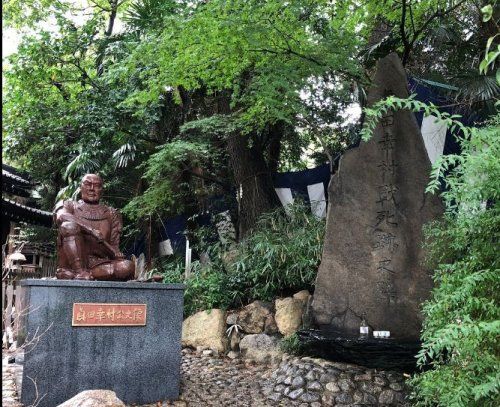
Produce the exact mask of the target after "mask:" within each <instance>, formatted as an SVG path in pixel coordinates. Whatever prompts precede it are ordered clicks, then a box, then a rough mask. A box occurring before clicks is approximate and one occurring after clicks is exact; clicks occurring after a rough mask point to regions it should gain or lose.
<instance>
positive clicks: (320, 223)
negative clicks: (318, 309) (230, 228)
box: [230, 202, 325, 303]
mask: <svg viewBox="0 0 500 407" xmlns="http://www.w3.org/2000/svg"><path fill="white" fill-rule="evenodd" d="M324 231H325V220H324V219H318V218H317V217H316V216H315V215H313V214H312V213H311V210H310V208H309V207H308V206H307V205H305V204H304V203H303V202H298V203H295V204H293V205H289V206H288V207H287V209H286V211H285V210H284V209H283V208H280V209H278V210H276V211H274V212H271V213H268V214H265V215H262V216H261V218H260V220H259V222H258V223H257V226H256V228H255V229H254V230H253V231H252V233H251V234H250V235H249V236H248V237H247V238H246V239H245V240H243V241H242V242H241V243H240V245H239V247H238V250H237V252H236V254H235V258H234V260H233V262H232V264H231V268H232V272H231V273H230V283H231V286H232V287H233V290H234V291H235V295H234V297H235V299H236V300H239V301H240V302H241V303H246V302H249V301H250V300H254V299H260V300H267V301H268V300H271V299H273V298H274V297H277V296H283V295H289V294H291V293H293V292H295V291H299V290H302V289H309V290H311V289H312V287H313V285H314V279H315V278H316V272H317V269H318V265H319V262H320V260H321V252H322V246H323V237H324ZM238 287H239V288H238Z"/></svg>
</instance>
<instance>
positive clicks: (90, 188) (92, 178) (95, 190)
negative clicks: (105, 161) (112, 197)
mask: <svg viewBox="0 0 500 407" xmlns="http://www.w3.org/2000/svg"><path fill="white" fill-rule="evenodd" d="M80 191H81V194H82V200H83V202H86V203H90V204H97V203H99V201H100V200H101V196H102V178H101V177H100V176H99V175H97V174H85V175H84V176H83V178H82V183H81V184H80Z"/></svg>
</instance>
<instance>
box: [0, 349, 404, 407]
mask: <svg viewBox="0 0 500 407" xmlns="http://www.w3.org/2000/svg"><path fill="white" fill-rule="evenodd" d="M8 356H9V355H4V358H3V367H4V369H2V373H3V375H2V378H3V392H4V394H3V400H2V401H3V404H4V405H5V406H7V407H21V404H19V402H18V396H17V392H16V386H17V381H14V379H13V378H14V377H17V376H19V373H22V368H23V366H22V365H18V364H15V363H14V364H7V358H8ZM6 367H7V368H6ZM286 372H289V373H290V376H291V380H292V381H293V379H294V378H296V377H303V378H305V381H304V385H303V387H300V388H297V389H291V387H290V386H286V385H285V384H283V381H284V380H285V378H287V377H288V376H286V375H287V374H288V373H286ZM309 373H318V374H320V373H321V374H329V375H330V376H331V377H333V381H332V382H329V383H327V384H326V385H325V384H323V383H321V382H314V381H311V379H307V377H311V376H309ZM361 374H366V375H367V376H366V377H368V376H371V377H372V378H373V379H372V380H375V377H377V376H380V377H386V376H391V379H392V380H394V381H393V382H391V383H389V381H387V383H386V384H385V385H384V386H377V385H375V384H373V385H372V387H362V384H363V383H372V382H371V381H367V382H363V381H354V382H353V383H354V385H355V386H356V387H355V388H354V389H350V390H349V391H345V392H344V391H342V390H341V389H340V387H339V386H338V382H339V381H340V380H342V379H344V380H347V379H350V378H352V377H355V376H356V375H361ZM341 375H342V376H343V377H342V378H341V377H340V376H341ZM278 382H279V383H278ZM396 383H398V384H401V386H402V387H404V382H403V377H402V376H401V375H398V374H393V373H392V372H390V371H381V370H377V371H375V370H373V369H367V368H363V367H360V366H356V365H351V364H346V363H335V362H330V361H326V360H323V359H312V358H300V357H295V356H291V355H287V354H284V355H283V356H282V358H281V361H280V362H279V364H257V363H253V362H251V361H248V360H246V361H245V360H243V359H241V358H238V359H234V360H231V359H230V358H227V357H223V356H222V355H219V356H216V355H212V356H209V355H204V354H203V351H202V350H200V351H194V350H192V349H190V348H186V349H183V350H182V364H181V386H180V397H179V400H175V401H174V400H171V401H168V400H165V399H162V400H158V401H157V402H155V403H150V404H144V405H140V406H138V405H133V407H160V406H161V407H167V406H168V407H195V406H196V407H205V406H216V407H223V406H237V407H254V406H255V407H261V406H262V407H265V406H282V407H288V406H293V407H295V406H299V407H301V406H302V407H306V406H308V407H321V406H337V405H338V406H347V405H349V406H357V405H365V406H378V405H380V406H382V405H384V406H404V407H409V406H410V404H409V403H408V402H407V401H405V396H406V390H403V391H394V390H392V389H390V387H389V386H390V384H396ZM313 384H314V385H313ZM318 384H319V385H320V387H319V388H318V387H317V385H318ZM311 385H313V386H312V388H311ZM332 385H335V386H336V388H335V392H332V391H330V390H329V389H332V388H333V386H332ZM316 389H317V390H316ZM363 389H364V390H363ZM294 391H295V393H293V392H294ZM336 397H339V400H341V401H343V402H342V403H340V402H339V401H336ZM361 397H362V400H361ZM293 398H295V399H293ZM379 398H381V400H382V401H383V402H387V403H386V404H381V403H380V404H379ZM350 400H352V401H350ZM346 401H349V402H348V403H344V402H346ZM129 406H130V407H132V405H129Z"/></svg>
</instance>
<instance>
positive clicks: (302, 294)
mask: <svg viewBox="0 0 500 407" xmlns="http://www.w3.org/2000/svg"><path fill="white" fill-rule="evenodd" d="M310 296H311V294H310V293H309V291H308V290H302V291H299V292H298V293H295V294H294V295H293V298H295V299H297V300H300V301H302V302H303V303H304V305H306V304H307V302H308V301H309V297H310Z"/></svg>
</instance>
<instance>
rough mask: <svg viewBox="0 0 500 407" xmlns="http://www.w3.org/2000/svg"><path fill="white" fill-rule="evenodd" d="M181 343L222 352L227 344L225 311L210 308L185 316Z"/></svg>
mask: <svg viewBox="0 0 500 407" xmlns="http://www.w3.org/2000/svg"><path fill="white" fill-rule="evenodd" d="M182 345H183V346H191V347H194V348H196V347H197V346H204V347H207V348H210V349H217V351H219V352H221V353H222V352H224V351H225V350H226V348H227V346H228V343H227V337H226V315H225V312H224V311H222V310H220V309H212V310H209V311H200V312H197V313H196V314H194V315H191V316H190V317H188V318H186V319H185V320H184V322H183V323H182Z"/></svg>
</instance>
